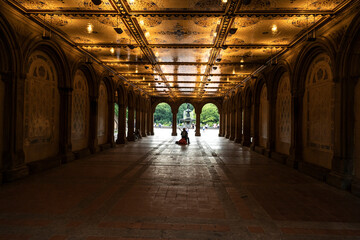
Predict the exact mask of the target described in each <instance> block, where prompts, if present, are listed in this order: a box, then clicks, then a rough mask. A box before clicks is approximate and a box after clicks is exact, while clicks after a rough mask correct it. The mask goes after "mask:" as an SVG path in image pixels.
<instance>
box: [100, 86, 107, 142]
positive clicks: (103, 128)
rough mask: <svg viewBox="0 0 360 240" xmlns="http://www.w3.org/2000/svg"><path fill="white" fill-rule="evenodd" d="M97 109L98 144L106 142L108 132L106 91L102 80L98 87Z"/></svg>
mask: <svg viewBox="0 0 360 240" xmlns="http://www.w3.org/2000/svg"><path fill="white" fill-rule="evenodd" d="M98 104H99V109H98V144H99V145H101V144H104V143H106V142H107V132H108V93H107V89H106V86H105V84H104V82H101V84H100V88H99V101H98Z"/></svg>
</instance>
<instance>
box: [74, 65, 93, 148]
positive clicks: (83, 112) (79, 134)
mask: <svg viewBox="0 0 360 240" xmlns="http://www.w3.org/2000/svg"><path fill="white" fill-rule="evenodd" d="M71 111H72V113H71V143H72V150H73V151H78V150H81V149H85V148H87V147H88V143H89V121H90V103H89V88H88V83H87V79H86V76H85V74H84V72H83V71H81V70H77V71H76V73H75V77H74V84H73V96H72V110H71Z"/></svg>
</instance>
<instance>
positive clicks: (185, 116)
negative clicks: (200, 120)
mask: <svg viewBox="0 0 360 240" xmlns="http://www.w3.org/2000/svg"><path fill="white" fill-rule="evenodd" d="M176 121H177V127H178V129H179V131H180V130H181V129H183V128H186V129H187V131H188V133H189V135H192V134H193V133H194V132H195V121H196V113H195V108H194V106H193V105H192V104H191V103H183V104H181V105H180V106H179V108H178V112H177V115H176Z"/></svg>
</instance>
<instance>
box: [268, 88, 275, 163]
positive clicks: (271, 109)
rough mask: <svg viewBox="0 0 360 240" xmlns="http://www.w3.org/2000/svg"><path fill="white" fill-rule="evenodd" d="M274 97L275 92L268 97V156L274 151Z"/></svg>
mask: <svg viewBox="0 0 360 240" xmlns="http://www.w3.org/2000/svg"><path fill="white" fill-rule="evenodd" d="M276 99H277V94H274V96H271V95H270V99H269V128H268V136H269V140H268V144H267V155H268V156H270V154H271V152H274V151H275V143H276Z"/></svg>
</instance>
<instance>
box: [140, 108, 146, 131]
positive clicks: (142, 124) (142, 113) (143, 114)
mask: <svg viewBox="0 0 360 240" xmlns="http://www.w3.org/2000/svg"><path fill="white" fill-rule="evenodd" d="M141 136H142V137H146V136H147V135H146V112H145V109H144V110H142V111H141Z"/></svg>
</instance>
